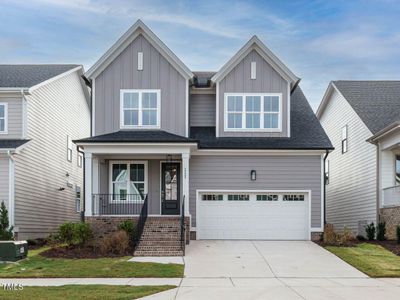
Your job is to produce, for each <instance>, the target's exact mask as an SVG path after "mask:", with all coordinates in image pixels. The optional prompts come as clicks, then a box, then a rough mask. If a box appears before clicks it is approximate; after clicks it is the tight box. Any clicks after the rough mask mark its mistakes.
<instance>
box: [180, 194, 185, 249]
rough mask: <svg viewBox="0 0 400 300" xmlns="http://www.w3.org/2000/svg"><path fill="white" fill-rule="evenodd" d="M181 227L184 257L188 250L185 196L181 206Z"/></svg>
mask: <svg viewBox="0 0 400 300" xmlns="http://www.w3.org/2000/svg"><path fill="white" fill-rule="evenodd" d="M180 225H181V249H182V252H183V255H185V248H186V226H185V196H183V201H182V205H181V218H180Z"/></svg>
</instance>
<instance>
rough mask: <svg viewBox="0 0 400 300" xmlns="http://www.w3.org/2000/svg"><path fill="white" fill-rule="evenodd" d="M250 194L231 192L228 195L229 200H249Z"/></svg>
mask: <svg viewBox="0 0 400 300" xmlns="http://www.w3.org/2000/svg"><path fill="white" fill-rule="evenodd" d="M249 200H250V195H246V194H231V195H228V201H249Z"/></svg>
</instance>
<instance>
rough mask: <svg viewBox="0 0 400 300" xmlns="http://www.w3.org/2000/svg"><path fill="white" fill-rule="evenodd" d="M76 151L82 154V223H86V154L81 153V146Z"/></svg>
mask: <svg viewBox="0 0 400 300" xmlns="http://www.w3.org/2000/svg"><path fill="white" fill-rule="evenodd" d="M76 151H78V152H79V153H81V154H82V157H83V159H82V168H83V188H82V189H81V198H82V201H83V210H82V211H81V221H82V222H85V205H86V201H85V200H86V199H85V188H86V181H85V152H83V151H81V150H80V148H79V146H76Z"/></svg>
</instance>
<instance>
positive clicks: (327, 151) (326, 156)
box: [323, 149, 329, 226]
mask: <svg viewBox="0 0 400 300" xmlns="http://www.w3.org/2000/svg"><path fill="white" fill-rule="evenodd" d="M328 155H329V150H328V149H326V153H325V156H324V191H323V192H324V226H325V224H326V176H325V174H326V170H325V166H326V159H327V158H328Z"/></svg>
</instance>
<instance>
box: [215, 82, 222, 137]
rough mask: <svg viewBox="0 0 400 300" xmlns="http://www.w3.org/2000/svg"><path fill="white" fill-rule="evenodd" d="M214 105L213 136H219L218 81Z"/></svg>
mask: <svg viewBox="0 0 400 300" xmlns="http://www.w3.org/2000/svg"><path fill="white" fill-rule="evenodd" d="M215 95H216V101H215V103H216V107H215V118H216V119H215V137H219V122H220V121H221V120H220V117H219V82H217V84H216V94H215Z"/></svg>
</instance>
